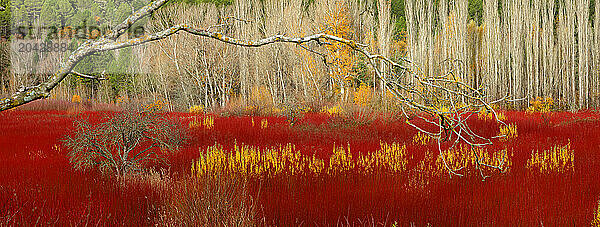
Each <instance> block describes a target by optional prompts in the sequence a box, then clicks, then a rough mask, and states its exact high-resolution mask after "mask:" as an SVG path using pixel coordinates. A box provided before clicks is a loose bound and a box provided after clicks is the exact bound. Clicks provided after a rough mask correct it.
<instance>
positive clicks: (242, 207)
mask: <svg viewBox="0 0 600 227" xmlns="http://www.w3.org/2000/svg"><path fill="white" fill-rule="evenodd" d="M173 191H174V193H172V195H171V197H170V198H168V199H167V200H166V203H165V206H164V207H163V209H162V211H161V215H159V220H157V223H160V225H165V226H253V225H256V224H255V223H254V221H255V214H256V211H255V207H254V206H253V204H252V202H251V199H250V196H249V195H248V192H247V189H246V182H245V180H244V179H242V178H236V177H232V176H204V177H202V178H196V177H191V178H187V179H184V180H182V181H181V182H179V183H178V184H177V185H176V186H175V187H174V190H173Z"/></svg>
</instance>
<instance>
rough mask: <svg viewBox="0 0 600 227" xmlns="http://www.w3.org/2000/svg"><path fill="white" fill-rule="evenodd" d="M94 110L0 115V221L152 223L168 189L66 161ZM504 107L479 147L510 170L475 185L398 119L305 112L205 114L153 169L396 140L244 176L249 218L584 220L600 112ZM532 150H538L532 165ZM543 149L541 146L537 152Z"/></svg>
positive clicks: (181, 174) (175, 170)
mask: <svg viewBox="0 0 600 227" xmlns="http://www.w3.org/2000/svg"><path fill="white" fill-rule="evenodd" d="M103 114H104V113H99V112H90V113H82V114H80V115H79V116H76V115H73V114H69V113H67V112H60V111H44V112H41V111H39V112H35V111H6V112H2V113H0V157H1V158H0V160H1V161H0V221H1V222H0V225H6V224H8V225H14V224H16V225H34V224H56V225H97V224H100V225H114V224H117V225H121V224H124V225H140V224H145V225H151V224H155V223H156V222H157V220H159V218H158V216H159V215H160V212H159V210H160V208H161V206H163V204H164V203H165V201H167V200H168V199H167V197H169V194H170V193H171V191H172V190H170V188H169V187H156V186H155V184H152V183H149V182H148V181H136V182H130V183H128V184H121V183H118V182H116V180H114V179H112V178H110V177H106V176H102V175H101V174H99V173H97V172H95V171H92V170H90V171H76V170H74V169H73V168H72V167H71V165H70V163H69V159H68V156H67V152H66V151H65V148H64V147H63V145H62V143H61V139H62V138H64V136H65V135H66V134H67V133H68V132H69V130H70V129H71V128H72V127H73V120H74V119H75V118H76V117H82V116H85V117H89V118H90V119H91V120H92V121H95V120H98V119H100V117H101V116H102V115H103ZM504 114H505V115H506V118H507V122H509V123H513V124H515V125H516V126H517V128H518V136H517V137H516V138H514V139H511V140H508V141H504V142H501V141H494V143H495V145H494V146H492V147H490V148H488V151H487V152H498V151H501V150H506V153H507V154H509V155H507V156H508V158H509V159H510V162H511V164H510V168H509V170H508V171H507V172H506V173H497V172H494V171H487V172H486V173H488V174H489V175H490V176H491V177H490V178H487V179H486V180H485V181H482V178H481V177H480V176H479V172H478V171H477V170H475V169H474V168H473V167H472V166H468V165H467V164H468V162H464V163H467V164H465V165H467V166H466V168H465V169H463V170H462V173H464V174H465V175H466V176H465V177H452V178H450V177H449V175H448V174H447V173H444V172H440V169H439V168H436V166H437V164H436V158H435V157H436V156H437V155H438V151H437V149H436V146H437V145H434V144H433V143H427V142H426V141H424V142H422V143H421V142H419V141H418V139H415V138H417V137H415V135H416V132H415V130H413V129H412V128H411V127H409V126H407V125H406V124H405V123H403V122H402V121H395V120H392V119H390V118H385V117H381V118H379V119H377V120H375V121H373V122H370V123H368V124H366V125H353V124H351V123H348V122H346V121H344V120H342V119H339V118H337V117H330V116H327V115H324V114H306V115H305V116H304V118H302V119H301V120H300V121H299V122H297V123H296V124H295V125H294V126H292V127H290V125H289V123H288V122H287V121H286V120H285V118H281V117H266V118H265V117H216V116H215V117H214V125H213V126H211V127H209V128H207V127H199V128H195V127H192V128H190V129H189V131H190V135H189V137H190V139H189V140H188V143H187V144H186V145H185V147H184V148H183V150H182V151H181V152H180V153H178V154H176V155H172V156H170V157H169V158H168V160H169V163H170V165H169V166H154V167H155V168H157V169H158V168H160V167H164V168H165V169H166V175H167V177H168V178H169V179H171V181H177V180H178V179H182V178H185V177H189V176H190V172H191V169H192V168H191V166H192V163H193V162H195V161H197V160H199V159H201V158H200V157H201V156H200V154H201V152H205V151H206V148H207V147H209V146H213V145H215V144H219V145H221V146H222V150H225V151H230V150H232V149H234V148H235V147H237V146H242V145H247V146H253V147H258V148H265V149H266V148H272V147H280V146H283V145H286V144H292V145H293V146H294V149H293V150H294V151H295V152H299V153H300V154H301V155H300V156H301V157H311V158H313V160H314V159H318V160H323V162H322V163H323V165H324V166H325V169H327V166H332V165H333V164H331V163H330V162H332V161H331V160H334V159H332V158H331V157H332V155H336V153H335V152H334V148H338V149H340V148H341V149H343V150H345V151H344V155H345V156H344V157H345V158H347V159H346V161H348V162H347V163H358V162H359V159H360V157H366V156H367V155H369V154H370V153H373V152H375V151H377V150H379V149H381V147H382V146H383V145H382V144H393V143H396V144H399V145H404V146H406V147H405V150H404V152H405V153H404V156H402V157H403V159H402V165H403V167H402V170H398V171H389V168H388V169H386V168H379V167H376V168H373V169H372V170H371V171H367V170H366V169H365V168H362V167H364V165H362V167H361V165H359V164H356V165H354V164H352V165H353V166H352V167H349V168H346V169H343V170H340V171H333V170H332V171H330V172H326V171H325V170H322V171H321V172H319V171H312V172H311V168H309V167H308V166H309V164H307V165H305V166H300V167H298V168H297V169H295V170H294V171H296V172H295V173H292V172H291V171H292V169H291V168H288V167H284V169H283V171H280V172H278V174H272V175H268V176H267V175H262V176H261V175H256V174H248V175H246V176H244V179H246V181H245V182H247V187H246V189H245V190H246V192H247V194H248V195H249V196H250V197H251V198H252V202H253V205H254V207H255V212H256V215H255V217H256V219H257V220H256V221H257V223H262V224H266V225H271V224H274V225H278V226H289V225H315V224H319V225H321V224H328V225H334V224H355V225H361V224H363V225H365V224H384V225H392V224H393V223H398V224H400V225H410V224H416V225H425V224H428V223H429V224H433V225H501V226H514V225H519V226H524V225H544V226H565V225H568V226H572V225H575V226H586V225H590V223H592V221H593V220H594V219H595V218H597V216H596V215H597V214H596V213H595V212H596V210H597V209H598V201H599V199H600V181H599V180H598V179H600V174H599V173H600V136H599V135H600V114H598V113H594V112H584V113H567V112H560V113H558V112H555V113H551V114H548V115H547V116H544V117H542V116H540V115H539V114H538V115H536V114H525V113H522V112H505V113H504ZM169 116H170V117H172V118H173V119H176V120H178V121H180V122H181V124H182V125H183V126H184V127H186V128H187V127H189V126H191V124H190V121H191V120H192V119H194V118H193V116H192V115H190V114H182V113H172V114H169ZM203 117H204V116H203ZM264 119H266V120H264ZM471 125H472V127H473V129H474V130H476V131H478V132H483V134H484V135H485V136H493V135H496V134H498V125H496V124H490V123H487V122H485V121H484V120H478V119H477V118H474V119H473V120H472V122H471ZM534 151H537V153H538V154H542V155H541V156H538V159H537V161H535V160H536V159H535V158H533V157H532V153H534ZM544 152H546V154H548V153H550V155H549V156H548V155H547V158H546V159H544V158H543V157H544V156H543V154H544ZM552 152H558V155H554V156H552V155H551V154H552ZM560 152H562V153H560ZM337 155H339V153H337ZM569 155H572V157H573V158H569ZM350 156H351V157H350ZM427 157H433V158H427ZM540 157H541V158H540ZM463 158H468V157H466V156H465V157H463ZM348 159H349V160H348ZM303 160H304V159H303ZM457 160H459V161H457V163H460V160H461V159H460V157H458V158H457ZM307 163H308V162H307ZM311 163H312V162H311ZM319 163H321V162H319ZM284 164H286V165H291V164H293V163H284ZM149 165H151V164H149ZM334 167H335V166H334ZM332 169H334V170H335V168H333V167H332ZM232 174H235V173H232ZM194 175H196V172H194ZM166 185H167V186H168V183H167V184H166Z"/></svg>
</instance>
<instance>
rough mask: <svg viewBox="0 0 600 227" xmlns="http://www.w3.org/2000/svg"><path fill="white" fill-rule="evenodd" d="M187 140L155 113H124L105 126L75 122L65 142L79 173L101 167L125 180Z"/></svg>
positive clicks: (105, 171) (110, 118) (114, 117)
mask: <svg viewBox="0 0 600 227" xmlns="http://www.w3.org/2000/svg"><path fill="white" fill-rule="evenodd" d="M183 140H184V136H183V133H182V131H181V130H180V129H179V127H178V124H177V123H175V122H172V121H170V120H169V119H167V118H166V117H164V116H162V115H160V114H156V113H154V112H130V111H126V112H121V113H117V114H115V115H113V116H107V117H105V118H104V120H103V122H102V123H98V124H92V123H90V122H89V121H88V120H85V119H84V120H77V121H75V130H74V131H73V132H72V133H71V135H68V136H67V137H66V139H65V140H64V143H65V145H66V147H67V148H68V149H69V150H70V152H69V156H70V162H71V164H72V165H73V166H74V167H75V168H76V169H85V168H91V167H98V168H99V169H100V170H101V171H102V172H104V173H112V174H115V175H117V176H124V175H127V174H131V173H136V172H139V171H140V170H142V167H143V165H144V164H145V163H148V162H150V161H155V162H164V156H165V155H166V154H168V153H172V152H175V151H177V150H178V147H179V146H180V145H181V144H182V143H183Z"/></svg>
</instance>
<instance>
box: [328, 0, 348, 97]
mask: <svg viewBox="0 0 600 227" xmlns="http://www.w3.org/2000/svg"><path fill="white" fill-rule="evenodd" d="M329 15H330V17H327V18H325V24H324V25H323V27H324V28H323V30H325V33H326V34H328V35H333V36H337V37H341V38H347V39H351V37H352V36H353V35H354V31H353V29H352V27H351V25H350V16H349V15H348V8H347V7H346V5H345V3H344V1H340V0H338V1H336V4H335V7H334V9H332V10H330V12H329ZM326 48H327V52H328V54H327V62H328V63H329V64H330V65H331V66H333V67H331V70H330V76H331V77H332V78H333V79H334V80H336V82H337V83H339V86H340V95H341V98H342V100H345V99H346V95H347V92H346V84H347V83H348V81H350V80H351V79H352V72H353V69H354V64H355V62H356V57H355V56H354V54H353V49H352V48H351V47H350V46H348V45H346V44H344V43H340V42H335V43H332V44H331V45H327V47H326Z"/></svg>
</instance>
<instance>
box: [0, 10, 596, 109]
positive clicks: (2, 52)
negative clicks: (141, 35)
mask: <svg viewBox="0 0 600 227" xmlns="http://www.w3.org/2000/svg"><path fill="white" fill-rule="evenodd" d="M144 4H146V2H145V1H143V0H131V1H120V0H10V1H9V0H1V3H0V5H1V6H4V7H6V8H7V10H6V11H4V12H0V34H1V36H2V40H1V41H0V93H1V95H0V96H7V95H10V94H11V93H12V92H14V91H16V90H18V89H19V87H23V86H30V85H32V84H35V83H36V82H39V81H41V80H43V79H44V78H45V77H47V76H48V75H49V74H50V73H51V72H52V70H53V69H55V68H57V67H58V64H59V62H60V61H62V60H63V59H65V58H66V57H67V56H68V54H69V51H64V52H61V51H56V52H44V53H38V52H35V51H33V52H26V53H22V52H21V53H17V52H15V51H16V50H15V46H14V45H15V44H16V43H19V42H21V41H19V40H23V37H15V36H16V34H15V31H14V29H13V30H11V28H15V27H19V26H25V27H27V26H33V27H56V28H58V29H59V33H60V34H64V33H68V32H69V31H68V28H72V27H76V26H84V27H85V26H87V27H97V28H99V30H101V31H102V30H104V29H105V28H109V27H111V26H113V25H114V24H116V23H118V22H120V21H122V20H123V19H124V18H126V17H127V16H128V15H129V14H131V12H132V11H133V10H134V9H138V8H140V7H141V6H143V5H144ZM598 11H600V4H596V3H595V1H593V0H592V1H590V0H551V1H543V0H530V1H518V0H517V1H515V0H468V1H467V0H456V1H440V0H436V1H426V0H391V1H389V0H302V1H284V0H244V1H235V0H178V1H173V2H170V3H169V4H167V5H166V6H165V7H163V8H162V9H161V10H159V11H158V12H156V13H154V14H153V15H152V17H150V18H148V19H147V20H145V21H142V22H140V24H139V26H140V27H143V28H144V31H145V32H148V33H151V32H156V31H159V30H162V29H165V28H167V27H169V26H171V25H174V24H180V23H187V24H190V25H193V26H195V27H198V28H207V29H208V28H210V29H213V30H216V31H220V32H222V33H223V34H226V35H229V36H232V37H238V38H241V39H260V38H265V37H268V36H272V35H276V34H285V35H288V36H303V35H309V34H313V33H319V32H325V33H328V34H332V35H337V36H341V37H344V38H348V39H353V40H356V41H358V42H361V43H365V44H368V45H369V46H370V51H372V52H374V53H380V54H383V55H385V56H388V57H390V58H392V59H394V60H397V61H399V62H402V61H401V59H403V58H406V59H410V60H412V61H413V62H414V63H416V64H417V65H419V66H420V69H419V73H423V74H427V75H437V74H440V73H441V72H443V71H444V68H445V67H447V64H453V65H458V66H460V67H459V69H460V70H459V71H458V74H457V75H458V76H459V77H460V78H458V79H459V80H461V81H464V82H466V83H468V84H470V85H472V86H474V87H482V88H485V89H486V91H487V92H489V93H490V94H491V96H492V97H494V98H500V97H503V96H505V95H507V94H508V95H510V97H512V98H524V99H523V100H525V101H523V102H514V103H512V104H511V106H509V107H513V108H520V107H523V106H526V105H527V101H529V100H532V99H534V98H536V97H551V98H553V99H554V100H555V103H556V104H557V108H564V109H586V108H597V107H598V106H599V105H600V90H599V87H600V83H599V78H600V48H598V47H599V46H600V19H599V18H600V14H598V13H595V12H598ZM236 18H237V19H236ZM238 19H243V20H238ZM88 35H89V37H92V38H94V37H97V35H94V34H88ZM47 36H48V34H47V33H46V34H44V37H45V38H41V40H48V39H49V38H48V37H47ZM84 40H85V39H76V38H64V37H63V38H58V39H56V40H53V41H54V42H56V43H65V44H66V45H68V46H69V48H70V49H73V48H76V47H77V46H78V45H80V44H81V43H82V42H83V41H84ZM11 45H12V48H11ZM308 47H310V48H312V49H314V50H316V51H318V52H320V53H324V54H326V56H327V57H325V58H324V59H323V58H321V57H320V56H319V55H316V54H314V53H311V52H310V51H307V50H305V49H303V48H301V47H298V46H296V45H286V44H276V45H272V46H268V47H261V48H243V47H237V46H230V45H227V44H223V43H220V42H218V41H214V40H209V39H204V38H198V37H194V36H192V35H187V34H179V35H174V36H171V37H169V38H168V39H165V40H160V41H157V42H154V43H151V44H148V45H144V46H138V47H133V48H128V49H123V50H119V51H114V52H108V53H103V54H100V55H94V56H90V57H88V58H87V59H86V60H84V61H83V62H81V63H80V64H79V65H78V66H77V68H76V69H75V70H76V71H77V72H79V73H84V74H87V75H93V76H99V77H102V78H106V80H101V81H98V80H90V79H82V78H80V77H76V76H72V77H70V78H69V79H68V80H69V81H67V82H66V83H63V84H61V85H60V87H59V88H58V89H56V90H55V91H53V94H52V98H56V99H71V97H72V96H73V95H78V96H80V97H83V98H84V99H89V100H95V101H98V102H117V101H119V100H123V99H128V100H138V101H156V100H162V101H164V102H166V103H168V107H169V108H170V109H180V110H181V109H187V108H189V107H191V106H194V105H200V106H203V107H205V108H207V109H208V108H221V107H225V106H231V105H240V106H263V107H265V106H266V107H268V108H277V107H281V106H284V105H289V104H291V103H305V104H306V103H321V104H324V103H327V104H336V103H337V104H339V103H354V104H357V102H359V101H357V100H363V101H360V102H365V101H364V99H357V96H359V95H360V96H369V97H370V98H368V99H367V100H368V105H369V106H371V107H374V108H380V107H385V106H386V103H389V102H393V100H391V99H392V97H391V96H390V95H389V94H387V93H386V92H385V91H383V89H382V86H381V83H380V81H377V80H376V79H375V77H374V73H373V72H372V69H370V68H369V67H367V64H366V62H365V59H362V58H361V57H360V56H359V55H357V54H355V53H353V52H352V51H351V50H350V48H349V47H346V46H343V45H323V46H319V45H317V44H311V45H309V46H308ZM15 56H17V57H15ZM448 60H453V61H448ZM454 60H459V61H454ZM381 69H382V70H383V71H384V72H386V73H385V75H386V76H391V77H393V76H395V75H396V74H395V72H394V70H392V69H386V68H385V67H383V66H382V67H381ZM360 104H364V103H360Z"/></svg>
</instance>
